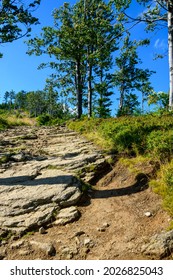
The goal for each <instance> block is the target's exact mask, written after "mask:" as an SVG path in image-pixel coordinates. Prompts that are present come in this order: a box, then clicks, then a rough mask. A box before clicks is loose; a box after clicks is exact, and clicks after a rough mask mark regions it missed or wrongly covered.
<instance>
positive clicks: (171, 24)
mask: <svg viewBox="0 0 173 280" xmlns="http://www.w3.org/2000/svg"><path fill="white" fill-rule="evenodd" d="M168 50H169V84H170V86H169V110H171V111H172V110H173V4H172V1H168Z"/></svg>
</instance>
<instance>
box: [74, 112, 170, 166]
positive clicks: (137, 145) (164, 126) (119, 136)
mask: <svg viewBox="0 0 173 280" xmlns="http://www.w3.org/2000/svg"><path fill="white" fill-rule="evenodd" d="M172 122H173V116H171V115H163V116H152V115H146V116H138V117H135V116H133V117H120V118H111V119H106V120H104V119H91V120H87V119H84V120H81V121H73V122H70V123H69V127H70V128H71V129H75V130H77V131H79V132H81V133H84V134H85V135H86V136H87V135H89V137H90V139H93V141H96V142H97V140H98V139H99V144H100V146H101V147H102V148H103V149H106V150H113V151H115V152H116V153H118V154H127V155H149V156H151V157H154V158H159V159H160V160H162V161H167V160H169V159H170V158H172V153H173V128H172Z"/></svg>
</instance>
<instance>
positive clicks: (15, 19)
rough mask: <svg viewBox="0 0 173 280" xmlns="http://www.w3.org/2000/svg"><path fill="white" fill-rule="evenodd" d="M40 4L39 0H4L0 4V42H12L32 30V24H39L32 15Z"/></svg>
mask: <svg viewBox="0 0 173 280" xmlns="http://www.w3.org/2000/svg"><path fill="white" fill-rule="evenodd" d="M25 2H27V3H25ZM39 4H40V0H37V1H17V0H3V1H1V4H0V43H1V44H2V43H6V42H12V41H14V40H16V39H19V38H21V37H23V36H25V35H29V33H30V32H31V25H33V24H38V19H37V18H35V17H33V16H32V13H33V11H34V10H35V9H36V8H37V7H38V5H39Z"/></svg>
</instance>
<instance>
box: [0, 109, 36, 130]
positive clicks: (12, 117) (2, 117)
mask: <svg viewBox="0 0 173 280" xmlns="http://www.w3.org/2000/svg"><path fill="white" fill-rule="evenodd" d="M35 124H36V120H35V119H34V118H30V117H29V115H28V114H27V113H26V112H25V113H22V114H19V112H18V111H15V110H13V111H5V110H2V109H1V110H0V130H3V129H6V128H9V127H12V126H21V125H28V126H32V125H35Z"/></svg>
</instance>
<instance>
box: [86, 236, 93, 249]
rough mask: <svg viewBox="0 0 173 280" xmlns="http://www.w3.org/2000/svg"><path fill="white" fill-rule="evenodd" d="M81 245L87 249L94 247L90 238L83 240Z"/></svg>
mask: <svg viewBox="0 0 173 280" xmlns="http://www.w3.org/2000/svg"><path fill="white" fill-rule="evenodd" d="M83 243H84V246H85V247H88V248H92V247H94V242H93V240H91V239H90V238H85V239H84V242H83Z"/></svg>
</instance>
